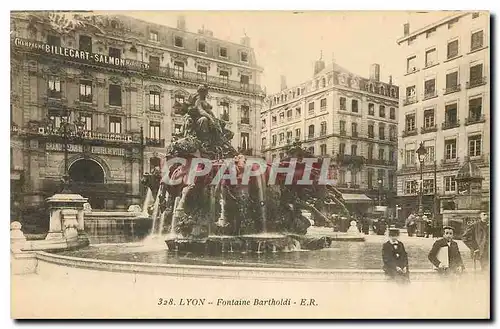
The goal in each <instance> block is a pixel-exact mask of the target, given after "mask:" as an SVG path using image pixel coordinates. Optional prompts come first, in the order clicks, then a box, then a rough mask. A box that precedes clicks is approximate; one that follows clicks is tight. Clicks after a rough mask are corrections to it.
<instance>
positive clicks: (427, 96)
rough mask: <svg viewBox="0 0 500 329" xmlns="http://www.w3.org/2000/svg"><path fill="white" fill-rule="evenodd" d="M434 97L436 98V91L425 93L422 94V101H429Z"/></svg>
mask: <svg viewBox="0 0 500 329" xmlns="http://www.w3.org/2000/svg"><path fill="white" fill-rule="evenodd" d="M434 97H437V92H436V90H430V91H426V92H425V94H424V100H426V99H431V98H434Z"/></svg>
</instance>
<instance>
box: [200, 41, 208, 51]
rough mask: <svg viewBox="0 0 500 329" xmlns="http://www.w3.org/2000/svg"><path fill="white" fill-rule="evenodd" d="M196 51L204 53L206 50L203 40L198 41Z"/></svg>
mask: <svg viewBox="0 0 500 329" xmlns="http://www.w3.org/2000/svg"><path fill="white" fill-rule="evenodd" d="M198 51H199V52H200V53H206V52H207V45H206V44H205V43H204V42H201V41H200V42H198Z"/></svg>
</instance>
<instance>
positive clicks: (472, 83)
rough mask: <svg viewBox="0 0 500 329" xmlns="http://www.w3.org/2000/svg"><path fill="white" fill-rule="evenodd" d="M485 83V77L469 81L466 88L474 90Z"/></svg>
mask: <svg viewBox="0 0 500 329" xmlns="http://www.w3.org/2000/svg"><path fill="white" fill-rule="evenodd" d="M485 83H486V77H480V78H476V79H471V80H470V81H467V83H466V88H467V89H470V88H474V87H477V86H481V85H484V84H485Z"/></svg>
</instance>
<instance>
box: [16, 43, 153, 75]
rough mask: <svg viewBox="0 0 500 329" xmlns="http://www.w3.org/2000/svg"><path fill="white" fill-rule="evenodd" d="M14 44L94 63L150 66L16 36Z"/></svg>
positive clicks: (130, 66)
mask: <svg viewBox="0 0 500 329" xmlns="http://www.w3.org/2000/svg"><path fill="white" fill-rule="evenodd" d="M14 44H15V45H16V46H18V47H26V48H32V49H35V50H40V51H43V52H45V53H47V54H50V55H58V56H63V57H69V58H73V59H83V60H86V61H89V62H94V63H100V64H109V65H114V66H122V67H129V68H137V69H148V68H149V64H148V63H143V62H139V61H132V60H129V59H125V58H119V57H112V56H108V55H103V54H94V53H90V52H88V51H84V50H78V49H73V48H67V47H60V46H54V45H49V44H47V43H41V42H36V41H31V40H26V39H21V38H15V39H14Z"/></svg>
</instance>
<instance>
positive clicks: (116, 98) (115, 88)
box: [109, 85, 122, 106]
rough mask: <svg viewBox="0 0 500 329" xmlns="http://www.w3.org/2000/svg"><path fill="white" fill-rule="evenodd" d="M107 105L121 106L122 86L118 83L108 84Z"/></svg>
mask: <svg viewBox="0 0 500 329" xmlns="http://www.w3.org/2000/svg"><path fill="white" fill-rule="evenodd" d="M109 105H112V106H122V88H121V86H119V85H109Z"/></svg>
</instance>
